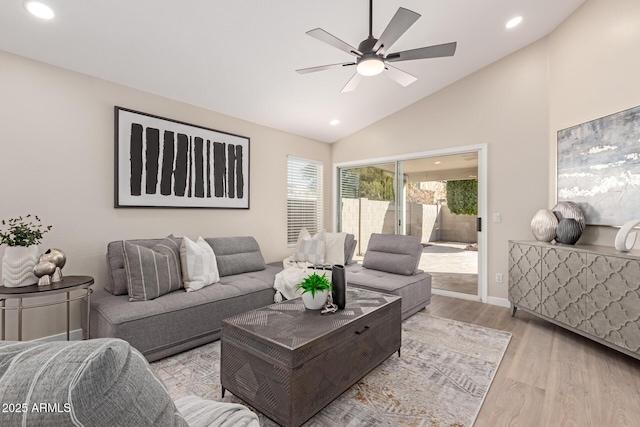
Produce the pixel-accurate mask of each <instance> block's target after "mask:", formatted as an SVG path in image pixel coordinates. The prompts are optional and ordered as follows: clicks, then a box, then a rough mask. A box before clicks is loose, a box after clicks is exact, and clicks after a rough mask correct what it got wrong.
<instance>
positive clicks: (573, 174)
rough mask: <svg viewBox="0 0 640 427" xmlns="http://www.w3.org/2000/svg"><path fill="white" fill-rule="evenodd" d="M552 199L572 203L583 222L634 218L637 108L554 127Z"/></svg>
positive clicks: (638, 212) (639, 144) (639, 187)
mask: <svg viewBox="0 0 640 427" xmlns="http://www.w3.org/2000/svg"><path fill="white" fill-rule="evenodd" d="M558 200H559V201H573V202H576V203H578V205H579V206H580V208H581V209H582V211H583V212H584V214H585V217H586V220H587V224H592V225H610V226H621V225H624V224H625V223H626V222H628V221H631V220H634V219H638V218H640V107H635V108H631V109H629V110H625V111H621V112H619V113H615V114H612V115H610V116H606V117H602V118H600V119H596V120H593V121H590V122H587V123H583V124H580V125H577V126H574V127H571V128H568V129H563V130H561V131H559V132H558Z"/></svg>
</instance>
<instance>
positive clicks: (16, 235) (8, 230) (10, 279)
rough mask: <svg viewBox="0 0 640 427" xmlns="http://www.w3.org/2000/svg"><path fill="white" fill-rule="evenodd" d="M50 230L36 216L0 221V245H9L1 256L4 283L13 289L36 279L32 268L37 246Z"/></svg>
mask: <svg viewBox="0 0 640 427" xmlns="http://www.w3.org/2000/svg"><path fill="white" fill-rule="evenodd" d="M49 230H51V226H50V225H47V226H43V225H42V223H41V221H40V218H38V217H37V216H35V215H27V216H25V217H24V218H23V217H21V216H20V217H18V218H12V219H9V220H6V221H5V220H2V230H0V244H3V245H7V246H8V247H7V248H6V249H5V251H4V257H3V258H2V283H3V284H4V286H7V287H14V288H15V287H19V286H27V285H32V284H35V283H36V282H37V281H38V279H37V278H36V276H35V275H34V274H33V267H35V265H36V264H37V263H38V246H37V245H38V244H39V243H40V242H41V241H42V236H43V235H44V233H46V232H48V231H49Z"/></svg>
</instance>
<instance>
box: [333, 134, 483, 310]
mask: <svg viewBox="0 0 640 427" xmlns="http://www.w3.org/2000/svg"><path fill="white" fill-rule="evenodd" d="M470 152H477V154H478V218H479V221H480V223H481V230H480V231H479V232H478V294H477V295H471V294H462V293H458V292H450V291H444V290H438V289H432V293H433V294H438V295H445V296H453V297H456V298H462V299H470V300H475V301H477V300H480V301H482V302H484V303H486V302H488V299H489V297H488V289H487V283H488V282H487V279H488V268H487V229H488V227H487V226H488V224H487V170H488V169H487V157H488V156H487V144H478V145H471V146H464V147H452V148H447V149H440V150H433V151H424V152H419V153H409V154H402V155H396V156H389V157H382V158H373V159H363V160H356V161H350V162H340V163H334V164H333V165H332V169H333V171H332V172H333V173H332V175H333V177H332V178H333V189H334V190H335V191H336V192H335V193H334V197H332V201H333V206H332V220H333V224H332V226H333V230H338V218H339V216H340V208H341V206H340V194H341V190H340V180H339V170H340V169H341V168H356V167H363V166H375V165H377V164H378V165H379V164H389V163H395V164H396V172H397V169H398V165H400V168H402V162H403V161H406V160H415V159H422V158H425V157H438V156H446V155H450V154H464V153H470ZM395 176H396V177H397V176H403V175H399V174H398V173H396V175H395ZM399 187H400V188H399ZM395 188H396V197H395V199H396V200H395V203H396V218H395V225H396V227H395V229H396V234H398V232H399V231H402V229H403V227H405V225H404V224H403V223H404V222H405V221H402V223H399V221H398V218H399V217H401V216H400V215H399V214H400V213H402V214H403V215H404V206H403V204H402V203H401V201H402V202H404V201H405V194H404V186H403V185H402V183H400V182H396V183H395ZM400 209H401V210H400Z"/></svg>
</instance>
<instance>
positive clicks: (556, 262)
mask: <svg viewBox="0 0 640 427" xmlns="http://www.w3.org/2000/svg"><path fill="white" fill-rule="evenodd" d="M509 301H510V302H511V315H512V316H514V315H515V313H516V310H517V309H518V308H520V309H522V310H525V311H527V312H529V313H531V314H534V315H536V316H539V317H541V318H543V319H545V320H548V321H550V322H553V323H555V324H556V325H559V326H562V327H564V328H566V329H569V330H571V331H574V332H576V333H578V334H580V335H583V336H585V337H587V338H591V339H593V340H594V341H597V342H599V343H602V344H604V345H607V346H609V347H611V348H614V349H616V350H618V351H621V352H623V353H625V354H628V355H630V356H633V357H635V358H638V359H640V252H639V251H631V252H618V251H616V250H615V249H614V248H610V247H606V246H592V245H575V246H563V245H553V244H550V243H545V242H537V241H510V242H509Z"/></svg>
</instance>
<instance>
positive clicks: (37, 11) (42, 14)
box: [24, 0, 55, 19]
mask: <svg viewBox="0 0 640 427" xmlns="http://www.w3.org/2000/svg"><path fill="white" fill-rule="evenodd" d="M24 7H25V9H27V10H28V11H29V13H31V14H32V15H34V16H37V17H38V18H40V19H52V18H53V17H54V16H55V14H54V13H53V10H52V9H51V8H50V7H49V6H47V5H46V4H44V3H40V2H39V1H31V0H27V1H25V2H24Z"/></svg>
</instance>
